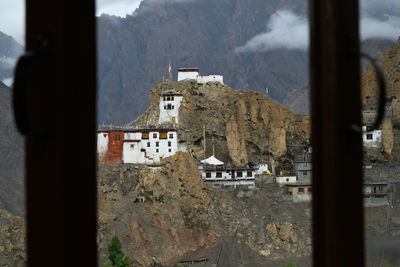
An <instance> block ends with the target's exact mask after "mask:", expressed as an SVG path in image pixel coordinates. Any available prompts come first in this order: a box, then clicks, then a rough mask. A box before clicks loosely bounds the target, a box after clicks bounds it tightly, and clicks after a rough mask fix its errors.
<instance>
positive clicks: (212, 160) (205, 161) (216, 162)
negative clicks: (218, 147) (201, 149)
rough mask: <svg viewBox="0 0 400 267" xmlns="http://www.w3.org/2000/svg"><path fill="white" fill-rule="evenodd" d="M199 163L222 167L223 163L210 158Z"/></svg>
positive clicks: (212, 157)
mask: <svg viewBox="0 0 400 267" xmlns="http://www.w3.org/2000/svg"><path fill="white" fill-rule="evenodd" d="M201 163H205V164H209V165H223V164H224V163H223V162H222V161H220V160H218V159H217V158H216V157H214V156H211V157H209V158H207V159H204V160H202V161H201Z"/></svg>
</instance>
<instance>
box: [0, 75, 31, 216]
mask: <svg viewBox="0 0 400 267" xmlns="http://www.w3.org/2000/svg"><path fill="white" fill-rule="evenodd" d="M0 114H1V116H0V154H1V155H2V156H1V160H0V209H5V210H7V211H9V212H11V213H12V214H14V215H17V216H23V215H24V209H25V207H24V193H23V192H24V190H23V187H24V176H23V175H24V146H23V145H24V143H23V138H22V136H21V135H20V134H19V133H18V132H17V129H16V128H15V124H14V118H13V115H12V114H13V113H12V107H11V89H10V88H9V87H7V86H6V85H5V84H3V83H2V82H0Z"/></svg>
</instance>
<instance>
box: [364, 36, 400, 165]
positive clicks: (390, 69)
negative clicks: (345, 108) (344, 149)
mask: <svg viewBox="0 0 400 267" xmlns="http://www.w3.org/2000/svg"><path fill="white" fill-rule="evenodd" d="M377 57H378V59H380V60H381V61H382V65H383V70H384V75H385V82H386V98H387V100H388V101H389V102H390V103H391V104H392V107H393V116H392V117H387V118H385V120H384V121H383V124H382V134H383V137H382V138H383V139H382V141H383V147H382V149H380V150H379V151H376V150H373V149H372V150H371V149H369V150H367V151H366V152H367V156H368V157H371V158H377V159H381V160H391V159H393V158H394V159H395V160H399V159H400V131H399V130H400V39H399V40H398V41H397V43H396V44H395V45H394V46H392V47H391V48H389V49H388V50H387V51H386V53H385V54H384V55H382V54H379V53H378V54H377ZM378 96H379V92H378V89H377V83H376V75H375V71H374V69H373V68H372V66H368V68H367V70H366V72H365V73H364V75H363V76H362V79H361V100H362V103H363V105H364V107H365V108H370V107H374V106H376V105H377V99H378Z"/></svg>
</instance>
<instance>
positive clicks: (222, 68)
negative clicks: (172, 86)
mask: <svg viewBox="0 0 400 267" xmlns="http://www.w3.org/2000/svg"><path fill="white" fill-rule="evenodd" d="M288 8H290V9H291V10H294V12H296V13H297V14H305V13H306V2H305V1H298V0H289V1H281V0H275V1H263V0H222V1H214V0H203V1H151V0H145V1H143V2H142V3H141V5H140V7H139V9H138V10H136V12H135V13H133V15H132V16H127V18H126V19H121V18H117V17H110V16H106V15H103V16H101V17H100V18H98V19H97V22H98V44H99V47H98V62H99V76H98V81H99V83H98V84H99V101H98V107H99V109H98V110H99V115H98V118H99V121H100V122H112V123H125V122H129V121H131V120H133V119H135V118H136V117H137V116H138V115H139V114H141V113H142V112H143V111H144V110H145V108H146V106H147V105H148V101H147V91H148V88H151V87H152V86H154V84H156V83H158V82H160V81H162V77H163V76H165V77H167V75H168V73H167V71H168V63H169V62H171V64H172V66H173V68H174V71H173V76H174V77H175V78H176V73H177V72H176V71H177V68H178V67H199V69H200V72H201V73H203V74H222V75H224V80H225V82H226V84H228V85H230V86H232V88H235V89H237V88H241V89H243V90H248V89H251V90H258V91H261V92H265V88H266V87H269V91H270V95H271V97H272V98H274V99H276V100H278V101H283V100H284V99H285V97H286V96H287V94H288V93H289V92H290V91H291V90H293V89H295V88H301V87H303V85H304V84H305V82H306V81H307V80H308V68H307V65H308V57H307V53H306V52H299V51H289V50H285V49H277V50H273V51H269V52H263V53H259V52H256V53H239V54H238V53H235V51H234V50H235V48H236V47H238V46H241V45H244V44H245V43H246V42H247V41H248V40H249V39H250V38H252V37H253V36H255V35H256V34H259V33H261V32H264V31H266V29H267V25H266V23H267V21H268V19H269V17H270V15H271V14H273V13H274V12H276V11H277V10H279V9H288Z"/></svg>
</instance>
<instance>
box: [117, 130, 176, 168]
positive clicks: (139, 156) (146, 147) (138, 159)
mask: <svg viewBox="0 0 400 267" xmlns="http://www.w3.org/2000/svg"><path fill="white" fill-rule="evenodd" d="M177 140H178V134H177V132H176V130H173V129H170V130H166V129H165V130H164V129H151V130H136V131H127V132H125V133H124V141H123V150H122V151H123V152H122V162H123V163H137V164H160V163H162V161H163V159H164V158H167V157H170V156H172V155H174V154H175V153H176V152H177V151H178V141H177Z"/></svg>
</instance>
